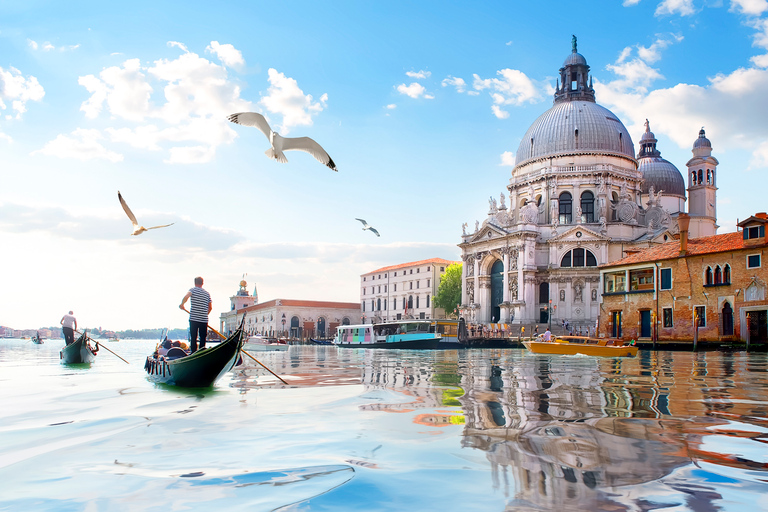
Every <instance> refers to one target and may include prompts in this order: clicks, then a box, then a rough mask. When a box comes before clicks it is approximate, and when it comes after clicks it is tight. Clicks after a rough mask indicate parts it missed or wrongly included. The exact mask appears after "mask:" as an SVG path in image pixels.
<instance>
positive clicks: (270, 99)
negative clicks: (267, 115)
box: [259, 68, 328, 133]
mask: <svg viewBox="0 0 768 512" xmlns="http://www.w3.org/2000/svg"><path fill="white" fill-rule="evenodd" d="M267 74H268V76H269V83H270V86H269V89H267V95H266V96H264V97H263V98H261V101H260V102H259V103H260V104H261V105H263V106H264V108H265V109H267V111H268V112H271V113H273V114H280V115H282V116H283V122H282V124H281V125H280V128H281V131H283V132H284V133H288V132H289V131H290V129H291V128H293V127H294V126H312V122H313V121H312V116H313V115H317V114H319V113H320V112H322V111H323V109H325V106H326V103H327V102H328V94H323V95H322V96H320V100H319V101H317V102H313V101H312V95H311V94H304V91H302V90H301V89H300V88H299V85H298V83H297V82H296V80H294V79H293V78H290V77H286V76H285V75H284V74H283V73H280V72H278V71H277V70H276V69H274V68H270V69H269V71H268V73H267Z"/></svg>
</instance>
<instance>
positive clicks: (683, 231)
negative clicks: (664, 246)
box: [677, 213, 691, 256]
mask: <svg viewBox="0 0 768 512" xmlns="http://www.w3.org/2000/svg"><path fill="white" fill-rule="evenodd" d="M690 223H691V217H690V215H688V214H687V213H681V214H680V215H678V217H677V225H678V226H679V227H680V256H685V253H686V252H688V225H689V224H690Z"/></svg>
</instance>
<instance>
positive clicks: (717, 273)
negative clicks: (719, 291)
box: [715, 265, 723, 284]
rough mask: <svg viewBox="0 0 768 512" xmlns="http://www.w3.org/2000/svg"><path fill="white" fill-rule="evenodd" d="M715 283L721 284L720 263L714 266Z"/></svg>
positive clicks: (721, 272)
mask: <svg viewBox="0 0 768 512" xmlns="http://www.w3.org/2000/svg"><path fill="white" fill-rule="evenodd" d="M715 284H723V271H722V269H721V268H720V265H718V266H716V267H715Z"/></svg>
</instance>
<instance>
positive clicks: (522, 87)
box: [472, 69, 541, 119]
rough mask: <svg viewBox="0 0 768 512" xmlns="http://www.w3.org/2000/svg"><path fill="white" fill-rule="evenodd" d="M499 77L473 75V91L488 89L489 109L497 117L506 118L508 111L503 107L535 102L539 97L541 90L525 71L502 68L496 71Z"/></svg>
mask: <svg viewBox="0 0 768 512" xmlns="http://www.w3.org/2000/svg"><path fill="white" fill-rule="evenodd" d="M496 74H497V75H499V76H500V77H501V78H485V79H483V78H480V76H478V75H477V74H475V75H473V77H474V81H473V83H472V87H473V88H474V89H475V91H484V90H486V89H489V90H490V91H489V92H490V94H491V98H492V99H493V105H492V106H491V111H492V112H493V114H494V115H495V116H496V117H498V118H499V119H506V118H507V117H509V113H508V112H506V111H505V110H503V107H505V106H509V105H513V106H516V105H522V104H523V103H535V102H536V101H538V100H539V99H540V98H541V91H540V90H539V89H538V88H537V87H536V85H535V84H534V83H533V81H531V79H530V78H528V77H527V76H526V75H525V73H523V72H522V71H518V70H516V69H502V70H500V71H497V72H496Z"/></svg>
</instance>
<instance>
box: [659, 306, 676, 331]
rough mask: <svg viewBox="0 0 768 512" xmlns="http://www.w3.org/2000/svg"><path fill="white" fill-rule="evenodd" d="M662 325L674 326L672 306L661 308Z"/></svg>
mask: <svg viewBox="0 0 768 512" xmlns="http://www.w3.org/2000/svg"><path fill="white" fill-rule="evenodd" d="M661 317H662V322H663V323H662V326H663V327H673V325H672V308H664V309H662V310H661Z"/></svg>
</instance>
